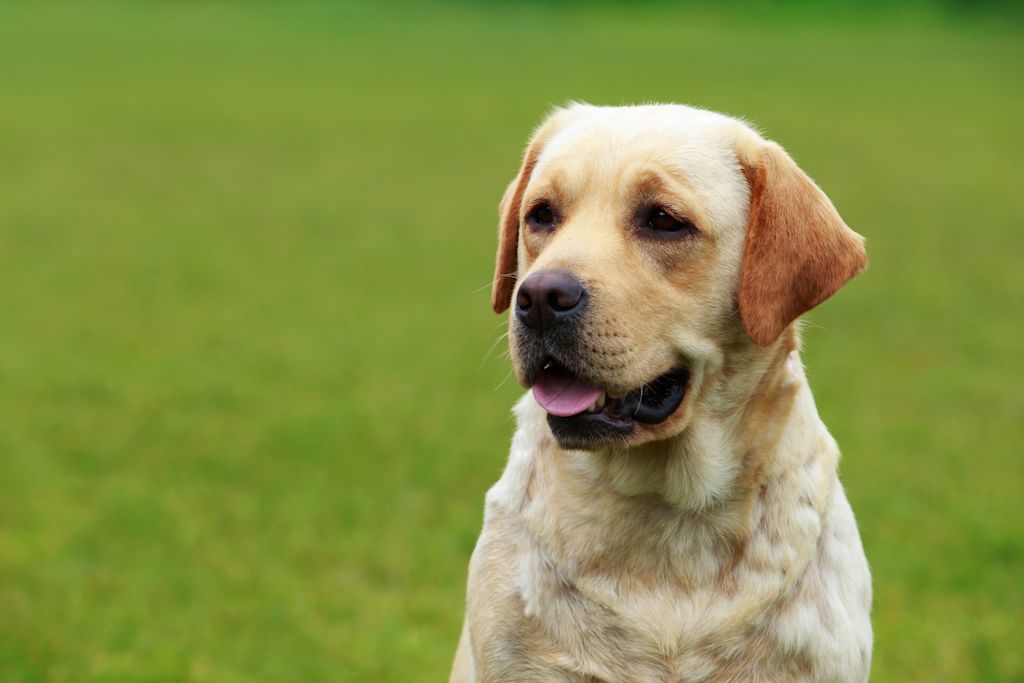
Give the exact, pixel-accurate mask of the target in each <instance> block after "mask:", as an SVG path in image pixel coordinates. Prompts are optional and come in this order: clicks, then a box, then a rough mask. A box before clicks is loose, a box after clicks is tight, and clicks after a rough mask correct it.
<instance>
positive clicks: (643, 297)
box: [451, 103, 872, 683]
mask: <svg viewBox="0 0 1024 683" xmlns="http://www.w3.org/2000/svg"><path fill="white" fill-rule="evenodd" d="M866 265H867V257H866V253H865V249H864V239H863V238H862V237H861V236H860V235H858V234H857V233H855V232H854V231H852V230H851V229H850V228H849V227H847V226H846V224H845V223H844V222H843V220H842V219H841V218H840V216H839V214H838V213H837V211H836V209H835V208H834V207H833V205H832V203H831V202H830V201H829V199H828V198H827V197H826V196H825V194H824V193H823V192H822V191H821V190H820V189H819V188H818V187H817V185H815V184H814V182H813V181H812V180H811V179H810V178H809V177H808V176H807V175H805V174H804V172H803V171H801V170H800V168H798V167H797V165H796V163H795V162H794V161H793V159H792V158H791V157H790V156H789V155H788V154H787V153H786V152H785V151H784V150H783V148H782V147H780V146H779V145H778V144H776V143H774V142H771V141H768V140H766V139H764V138H762V137H761V135H760V134H759V133H757V132H755V131H754V130H753V129H752V128H751V127H750V126H748V125H747V124H745V123H743V122H742V121H739V120H737V119H734V118H730V117H728V116H725V115H721V114H716V113H713V112H709V111H706V110H702V109H696V108H691V107H687V106H683V105H643V106H629V107H598V106H592V105H586V104H578V103H577V104H572V105H569V106H567V107H564V108H559V109H556V110H555V111H554V112H553V113H552V114H550V116H548V117H547V119H546V120H545V121H544V122H543V123H542V124H541V125H540V127H539V128H538V129H537V130H536V131H535V133H534V135H533V138H532V140H531V141H530V143H529V145H528V147H527V149H526V152H525V155H524V158H523V162H522V167H521V168H520V170H519V173H518V175H517V176H516V177H515V179H514V180H513V181H512V183H511V184H510V185H509V187H508V190H507V191H506V192H505V195H504V198H503V199H502V201H501V204H500V224H499V244H498V254H497V265H496V269H495V274H494V285H493V290H492V305H493V308H494V310H495V311H496V312H497V313H504V312H505V311H506V310H508V309H511V310H510V313H509V348H510V352H511V353H510V356H511V359H512V363H513V366H514V369H515V373H516V377H517V379H518V381H519V382H520V383H521V384H522V385H523V386H524V387H526V388H528V389H529V390H530V391H529V392H528V393H527V394H526V395H525V396H524V397H523V398H522V399H521V400H520V401H519V402H518V403H517V404H516V407H515V411H514V412H515V415H516V418H517V429H516V432H515V435H514V437H513V439H512V449H511V454H510V456H509V459H508V464H507V467H506V469H505V471H504V473H503V474H502V476H501V478H500V480H499V481H498V483H497V484H495V485H494V487H493V488H491V489H490V491H489V492H488V493H487V496H486V504H485V520H484V525H483V530H482V532H481V534H480V537H479V540H478V542H477V545H476V548H475V550H474V552H473V556H472V559H471V561H470V567H469V579H468V588H467V598H466V615H465V622H464V626H463V630H462V635H461V638H460V641H459V645H458V649H457V652H456V655H455V661H454V665H453V669H452V673H451V681H453V682H457V683H463V682H466V681H478V682H482V681H592V682H593V681H608V682H611V681H707V682H711V681H715V682H725V681H736V682H739V681H765V682H768V681H770V682H772V683H785V682H789V681H830V682H846V681H865V680H867V678H868V674H869V670H870V663H871V647H872V630H871V621H870V610H871V577H870V572H869V569H868V564H867V560H866V558H865V555H864V551H863V548H862V545H861V541H860V536H859V533H858V530H857V526H856V523H855V521H854V517H853V513H852V511H851V509H850V505H849V503H848V502H847V499H846V495H845V493H844V491H843V488H842V485H841V484H840V482H839V480H838V477H837V463H838V460H839V450H838V447H837V445H836V442H835V440H834V439H833V438H832V437H831V435H830V434H829V432H828V430H827V429H826V427H825V425H824V424H823V423H822V421H821V419H820V418H819V417H818V413H817V410H816V408H815V404H814V399H813V397H812V395H811V391H810V387H809V385H808V383H807V379H806V378H805V376H804V371H803V366H802V364H801V361H800V355H799V353H800V341H799V329H798V327H799V322H798V319H799V316H800V315H801V314H803V313H804V312H806V311H808V310H810V309H812V308H814V307H815V306H817V305H818V304H820V303H821V302H823V301H824V300H825V299H827V298H829V297H830V296H831V295H832V294H834V293H835V292H836V291H837V290H838V289H839V288H840V287H842V286H843V284H845V283H846V282H847V281H848V280H850V279H851V278H852V277H854V276H855V275H857V274H858V273H860V272H861V271H862V270H863V269H864V268H865V267H866Z"/></svg>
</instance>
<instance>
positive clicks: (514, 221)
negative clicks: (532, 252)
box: [491, 105, 580, 313]
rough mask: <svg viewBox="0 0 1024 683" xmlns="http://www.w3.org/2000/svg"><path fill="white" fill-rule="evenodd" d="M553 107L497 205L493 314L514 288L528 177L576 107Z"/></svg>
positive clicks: (501, 309) (508, 299)
mask: <svg viewBox="0 0 1024 683" xmlns="http://www.w3.org/2000/svg"><path fill="white" fill-rule="evenodd" d="M579 106H580V105H575V106H574V107H573V108H572V109H556V110H555V111H554V112H552V114H551V115H550V116H548V118H547V119H545V120H544V122H543V123H541V125H540V126H539V127H538V128H537V130H536V131H534V134H533V137H532V139H531V140H530V144H529V145H527V147H526V153H525V154H524V155H523V165H522V166H521V167H520V169H519V173H518V174H517V175H516V177H515V178H514V179H513V180H512V182H511V183H509V186H508V189H506V190H505V196H504V197H502V199H501V204H500V205H499V206H498V258H497V262H496V263H495V265H494V285H493V286H492V288H491V308H493V309H494V312H495V313H504V312H505V311H506V310H507V309H508V307H509V305H510V304H511V303H512V290H514V289H515V287H516V276H517V274H518V272H519V258H518V251H519V212H520V210H521V208H522V204H523V193H524V192H525V191H526V186H527V185H528V184H529V183H530V176H532V175H533V169H534V167H536V166H537V158H538V157H539V156H540V153H541V150H542V149H543V148H544V145H546V144H547V142H548V140H550V139H551V137H552V136H553V135H554V134H555V132H556V131H557V130H558V129H560V128H561V126H562V124H563V123H564V122H565V120H566V118H567V116H568V114H569V113H570V112H572V111H575V110H576V109H578V108H579Z"/></svg>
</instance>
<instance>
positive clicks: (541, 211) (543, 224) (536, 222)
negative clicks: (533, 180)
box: [526, 204, 555, 230]
mask: <svg viewBox="0 0 1024 683" xmlns="http://www.w3.org/2000/svg"><path fill="white" fill-rule="evenodd" d="M526 224H527V225H529V226H530V227H531V228H534V229H537V230H549V229H551V228H553V227H554V226H555V212H554V211H553V210H552V208H551V207H550V206H548V205H547V204H538V205H537V206H535V207H533V208H532V209H530V213H528V214H526Z"/></svg>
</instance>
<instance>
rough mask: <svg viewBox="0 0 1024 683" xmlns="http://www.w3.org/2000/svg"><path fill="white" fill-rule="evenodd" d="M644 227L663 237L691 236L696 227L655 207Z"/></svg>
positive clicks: (648, 215) (649, 213)
mask: <svg viewBox="0 0 1024 683" xmlns="http://www.w3.org/2000/svg"><path fill="white" fill-rule="evenodd" d="M644 227H645V228H649V229H650V230H653V231H655V232H656V233H659V234H661V235H664V236H666V237H667V236H670V235H678V236H680V237H682V236H685V235H692V234H693V233H695V232H697V226H696V225H694V224H693V223H692V222H690V221H688V220H685V219H683V220H679V219H678V218H676V217H675V216H673V215H672V214H670V213H669V212H668V211H666V210H665V209H664V208H662V207H660V206H656V207H654V208H653V209H651V210H650V211H649V212H648V214H647V218H646V219H645V220H644Z"/></svg>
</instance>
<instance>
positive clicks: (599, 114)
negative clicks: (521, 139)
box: [535, 105, 740, 180]
mask: <svg viewBox="0 0 1024 683" xmlns="http://www.w3.org/2000/svg"><path fill="white" fill-rule="evenodd" d="M572 114H574V116H573V117H572V118H571V120H570V122H569V123H568V124H567V125H566V126H565V127H564V128H563V129H562V130H560V131H559V132H558V133H557V134H556V135H555V136H554V137H553V138H552V139H551V141H550V142H549V143H548V144H547V145H546V146H545V148H544V150H543V151H542V152H541V155H540V157H539V158H538V162H537V168H536V170H535V173H536V174H537V175H543V174H544V173H546V172H548V171H553V170H557V171H558V172H559V173H562V174H566V173H567V174H569V175H570V176H571V175H575V174H577V173H579V172H580V171H582V170H584V169H586V170H587V171H588V172H590V173H592V172H593V171H594V170H596V169H603V170H607V171H608V172H610V173H611V174H612V175H613V176H615V177H620V176H621V174H622V172H623V171H624V170H628V169H631V168H633V169H635V168H637V167H638V166H647V167H649V170H663V171H665V172H670V173H671V172H675V173H678V174H681V175H684V176H706V175H707V174H708V173H715V172H721V171H726V172H728V171H735V170H738V167H737V164H736V154H735V137H736V128H737V126H738V125H740V124H739V123H738V122H737V121H736V120H735V119H731V118H729V117H726V116H723V115H721V114H716V113H714V112H709V111H704V110H701V109H695V108H692V107H686V106H682V105H645V106H634V107H594V106H589V105H579V106H577V107H575V108H574V109H573V110H572ZM645 170H648V169H645ZM574 172H576V173H574ZM591 180H597V179H596V178H592V179H591Z"/></svg>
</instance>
